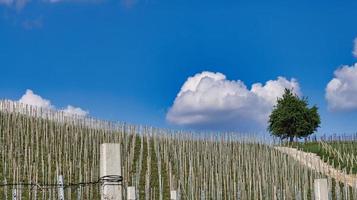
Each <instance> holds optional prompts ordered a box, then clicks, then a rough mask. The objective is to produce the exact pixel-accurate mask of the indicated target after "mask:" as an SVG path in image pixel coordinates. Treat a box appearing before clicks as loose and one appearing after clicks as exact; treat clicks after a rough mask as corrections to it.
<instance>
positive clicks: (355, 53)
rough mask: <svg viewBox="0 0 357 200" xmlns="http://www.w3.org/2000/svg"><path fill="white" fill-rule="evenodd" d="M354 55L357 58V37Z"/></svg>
mask: <svg viewBox="0 0 357 200" xmlns="http://www.w3.org/2000/svg"><path fill="white" fill-rule="evenodd" d="M353 43H354V46H353V52H352V53H353V55H354V56H355V57H356V58H357V38H356V39H355V40H354V42H353Z"/></svg>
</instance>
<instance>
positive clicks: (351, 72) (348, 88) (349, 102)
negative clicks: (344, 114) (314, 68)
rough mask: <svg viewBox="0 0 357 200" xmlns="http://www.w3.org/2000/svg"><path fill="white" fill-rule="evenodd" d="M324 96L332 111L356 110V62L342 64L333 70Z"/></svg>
mask: <svg viewBox="0 0 357 200" xmlns="http://www.w3.org/2000/svg"><path fill="white" fill-rule="evenodd" d="M325 97H326V100H327V103H328V108H329V109H330V110H332V111H344V110H345V111H348V110H357V63H355V64H354V65H353V66H342V67H340V68H339V69H337V70H336V71H335V72H334V78H333V79H332V80H331V81H330V82H329V83H328V84H327V87H326V93H325Z"/></svg>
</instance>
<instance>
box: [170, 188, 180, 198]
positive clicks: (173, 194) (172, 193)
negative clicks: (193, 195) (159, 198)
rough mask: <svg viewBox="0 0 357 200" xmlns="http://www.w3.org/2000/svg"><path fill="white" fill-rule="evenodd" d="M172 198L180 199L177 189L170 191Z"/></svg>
mask: <svg viewBox="0 0 357 200" xmlns="http://www.w3.org/2000/svg"><path fill="white" fill-rule="evenodd" d="M170 200H178V197H177V191H176V190H171V191H170Z"/></svg>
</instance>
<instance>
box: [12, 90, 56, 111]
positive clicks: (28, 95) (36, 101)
mask: <svg viewBox="0 0 357 200" xmlns="http://www.w3.org/2000/svg"><path fill="white" fill-rule="evenodd" d="M19 102H20V103H23V104H28V105H32V106H36V107H41V108H46V109H53V108H54V106H52V105H51V102H50V101H49V100H47V99H44V98H42V97H41V96H39V95H37V94H35V93H33V91H32V90H29V89H28V90H26V92H25V94H24V95H23V96H22V97H21V98H20V100H19Z"/></svg>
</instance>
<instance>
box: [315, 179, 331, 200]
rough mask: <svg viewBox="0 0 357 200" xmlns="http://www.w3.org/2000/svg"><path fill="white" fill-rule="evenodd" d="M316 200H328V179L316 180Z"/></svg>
mask: <svg viewBox="0 0 357 200" xmlns="http://www.w3.org/2000/svg"><path fill="white" fill-rule="evenodd" d="M314 189H315V200H328V187H327V179H325V178H324V179H315V182H314Z"/></svg>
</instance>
